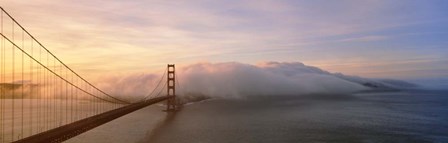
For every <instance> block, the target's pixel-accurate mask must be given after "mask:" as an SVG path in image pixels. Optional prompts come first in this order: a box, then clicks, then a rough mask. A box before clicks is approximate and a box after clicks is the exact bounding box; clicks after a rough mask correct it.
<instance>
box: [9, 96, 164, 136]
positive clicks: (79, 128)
mask: <svg viewBox="0 0 448 143" xmlns="http://www.w3.org/2000/svg"><path fill="white" fill-rule="evenodd" d="M171 97H172V96H164V97H157V98H153V99H150V100H146V101H141V102H138V103H134V104H130V105H127V106H124V107H121V108H118V109H115V110H111V111H108V112H104V113H101V114H98V115H95V116H92V117H89V118H86V119H82V120H79V121H76V122H73V123H71V124H67V125H64V126H61V127H58V128H54V129H52V130H48V131H45V132H42V133H39V134H36V135H33V136H30V137H27V138H23V139H21V140H18V141H15V142H16V143H41V142H42V143H43V142H45V143H50V142H51V143H55V142H62V141H65V140H68V139H70V138H72V137H74V136H77V135H79V134H81V133H84V132H86V131H88V130H90V129H93V128H95V127H98V126H100V125H102V124H105V123H107V122H109V121H112V120H114V119H116V118H119V117H121V116H124V115H126V114H128V113H131V112H133V111H135V110H138V109H141V108H144V107H146V106H149V105H152V104H155V103H158V102H161V101H164V100H167V99H169V98H171Z"/></svg>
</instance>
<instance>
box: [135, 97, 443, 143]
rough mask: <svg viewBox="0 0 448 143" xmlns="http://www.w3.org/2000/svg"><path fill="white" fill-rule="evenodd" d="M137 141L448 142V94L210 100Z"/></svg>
mask: <svg viewBox="0 0 448 143" xmlns="http://www.w3.org/2000/svg"><path fill="white" fill-rule="evenodd" d="M139 142H155V143H171V142H185V143H221V142H222V143H230V142H244V143H246V142H256V143H260V142H266V143H272V142H341V143H347V142H366V143H370V142H419V143H420V142H448V92H446V91H407V92H392V93H362V94H355V95H332V96H330V95H326V96H322V95H312V96H311V95H310V96H270V97H259V96H257V97H255V96H254V97H248V98H244V99H216V100H208V101H204V102H200V103H195V104H192V105H188V106H186V107H184V108H183V109H182V110H181V111H180V112H178V113H176V114H170V115H167V116H166V117H165V118H164V119H163V120H161V121H160V123H159V124H158V125H155V126H154V128H153V129H151V131H150V132H148V133H147V134H146V136H145V137H144V138H143V139H141V140H140V141H139Z"/></svg>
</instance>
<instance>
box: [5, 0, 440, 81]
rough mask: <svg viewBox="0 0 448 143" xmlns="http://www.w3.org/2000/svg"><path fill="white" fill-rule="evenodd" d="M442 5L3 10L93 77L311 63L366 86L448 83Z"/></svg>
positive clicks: (72, 5) (167, 4)
mask: <svg viewBox="0 0 448 143" xmlns="http://www.w3.org/2000/svg"><path fill="white" fill-rule="evenodd" d="M438 2H439V1H434V2H433V3H424V2H416V1H413V2H407V1H406V2H405V1H376V0H372V1H370V0H369V1H351V0H347V1H268V0H262V1H256V2H254V1H181V2H177V1H107V2H104V1H99V0H79V1H69V0H60V1H56V0H37V1H33V2H30V1H13V0H5V1H1V5H2V7H3V8H5V9H6V10H7V11H8V12H10V13H11V14H12V15H13V16H14V17H15V18H16V19H17V20H18V21H19V22H20V23H22V24H23V25H24V26H25V27H26V28H27V29H28V30H29V31H30V32H31V33H32V34H33V35H35V36H36V37H37V38H38V39H39V40H40V41H41V42H42V43H44V44H45V45H46V46H47V47H48V48H49V49H50V50H52V51H54V53H56V54H57V55H58V56H59V57H61V59H62V60H64V61H66V63H68V64H69V65H73V66H74V67H75V68H76V69H78V70H80V71H82V72H83V73H85V74H101V73H104V72H108V71H114V72H146V71H150V70H153V71H158V70H159V69H161V68H163V65H165V64H166V63H177V64H192V63H197V62H228V61H238V62H243V63H251V64H254V63H257V62H260V61H291V62H294V61H302V62H304V63H307V64H312V65H313V64H315V65H316V66H320V67H322V68H325V69H327V70H330V71H334V72H343V73H350V74H355V75H360V76H369V77H383V76H387V77H389V76H395V75H397V73H399V72H401V73H402V74H403V75H406V77H407V76H425V75H424V74H422V73H419V72H418V70H425V73H427V72H434V76H435V75H437V76H448V75H447V74H443V73H442V72H440V70H442V71H445V70H446V68H443V67H442V68H441V67H440V66H437V65H438V64H439V63H440V62H441V61H446V60H447V59H448V56H447V54H443V52H445V53H446V48H443V45H446V44H448V43H447V42H445V41H446V38H447V37H448V36H447V34H448V33H443V32H442V33H440V31H441V30H442V29H446V28H447V26H446V25H448V20H447V17H446V12H444V8H443V6H442V5H440V4H438ZM436 36H437V37H436ZM428 39H429V40H428ZM428 41H430V42H428ZM429 47H436V48H429ZM415 59H423V60H417V61H416V60H415ZM394 61H396V62H394ZM411 67H413V68H411ZM366 69H369V70H366ZM432 70H433V71H432ZM431 76H433V75H431Z"/></svg>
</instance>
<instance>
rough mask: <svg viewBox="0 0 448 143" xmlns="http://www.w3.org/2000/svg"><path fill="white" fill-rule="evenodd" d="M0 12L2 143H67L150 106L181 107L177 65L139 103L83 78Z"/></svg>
mask: <svg viewBox="0 0 448 143" xmlns="http://www.w3.org/2000/svg"><path fill="white" fill-rule="evenodd" d="M0 8H1V11H0V17H1V25H0V42H1V43H0V90H1V91H0V100H1V101H0V133H1V135H0V142H1V143H4V142H18V143H19V142H23V143H32V142H62V141H65V140H67V139H70V138H72V137H74V136H77V135H79V134H81V133H83V132H86V131H88V130H90V129H93V128H95V127H97V126H100V125H102V124H104V123H107V122H110V121H112V120H114V119H116V118H119V117H121V116H124V115H126V114H128V113H131V112H133V111H136V110H138V109H141V108H144V107H146V106H149V105H152V104H155V103H159V102H163V101H166V110H165V111H167V112H172V111H176V110H178V109H179V105H180V103H179V100H178V99H177V98H176V87H179V85H178V83H179V82H178V79H177V78H176V73H175V66H174V65H173V64H169V65H168V66H167V69H166V71H165V72H164V74H163V75H162V77H160V81H159V82H158V83H157V86H155V88H153V90H152V91H151V92H149V93H148V94H146V96H145V97H143V98H141V99H140V100H138V101H129V100H125V99H124V98H122V97H121V98H120V97H118V96H114V95H111V94H108V93H107V92H105V91H103V90H101V89H100V88H98V87H97V86H95V85H94V84H93V83H92V82H89V81H88V80H87V79H85V78H83V77H82V76H81V75H80V74H78V73H77V72H75V71H74V70H73V69H72V68H70V67H69V66H68V65H67V64H65V63H64V62H63V61H61V60H60V59H59V58H58V57H57V56H56V55H55V54H53V53H52V52H51V51H50V50H48V49H47V48H46V47H45V46H44V45H43V44H42V43H41V42H39V41H38V40H37V39H36V38H35V37H34V36H33V35H31V34H30V32H28V31H27V30H26V29H25V28H24V27H23V26H22V25H20V24H19V22H17V21H16V20H15V19H14V18H13V17H12V16H11V15H10V14H9V13H8V12H6V11H5V10H4V9H3V8H2V7H0Z"/></svg>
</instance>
